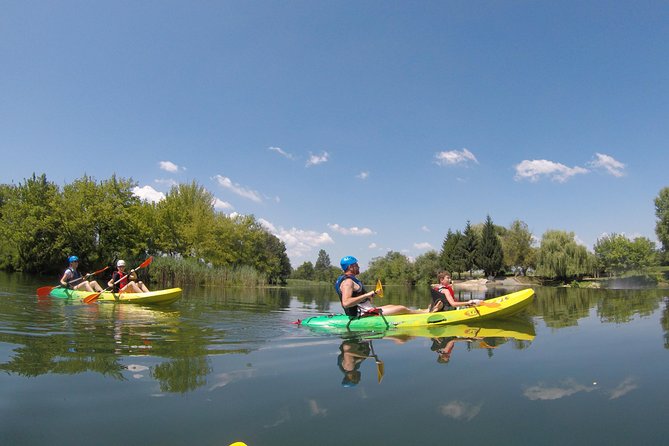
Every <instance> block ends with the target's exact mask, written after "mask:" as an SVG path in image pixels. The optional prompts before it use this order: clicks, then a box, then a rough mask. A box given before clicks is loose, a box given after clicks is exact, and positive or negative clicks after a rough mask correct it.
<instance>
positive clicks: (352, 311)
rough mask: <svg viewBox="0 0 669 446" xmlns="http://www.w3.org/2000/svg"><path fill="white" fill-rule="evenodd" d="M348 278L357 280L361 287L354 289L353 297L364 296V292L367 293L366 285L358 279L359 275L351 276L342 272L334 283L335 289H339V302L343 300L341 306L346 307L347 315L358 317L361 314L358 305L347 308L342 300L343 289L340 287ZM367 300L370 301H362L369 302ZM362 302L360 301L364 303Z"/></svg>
mask: <svg viewBox="0 0 669 446" xmlns="http://www.w3.org/2000/svg"><path fill="white" fill-rule="evenodd" d="M346 279H351V280H352V281H353V282H355V283H356V284H357V285H358V286H359V287H360V289H359V290H357V291H355V290H354V291H353V297H358V296H362V295H363V294H365V293H366V291H365V286H364V285H363V284H362V282H360V280H358V278H357V277H355V276H349V275H346V274H342V275H341V276H339V277H337V281H336V282H335V284H334V287H335V291H337V294H338V295H339V302H341V306H342V308H344V313H345V314H346V315H347V316H352V317H358V316H359V315H360V313H359V311H358V306H357V305H353V306H352V307H348V308H346V307H344V302H343V301H342V295H341V289H340V288H341V284H342V282H343V281H344V280H346ZM367 301H369V299H365V300H363V301H362V302H367ZM362 302H360V303H362Z"/></svg>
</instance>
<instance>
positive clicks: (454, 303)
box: [441, 288, 478, 307]
mask: <svg viewBox="0 0 669 446" xmlns="http://www.w3.org/2000/svg"><path fill="white" fill-rule="evenodd" d="M441 293H442V294H444V295H445V296H446V300H448V303H449V304H451V306H452V307H468V306H471V305H477V303H478V301H477V300H468V301H466V302H458V301H457V300H455V296H453V295H452V294H451V293H450V291H449V290H448V288H442V289H441Z"/></svg>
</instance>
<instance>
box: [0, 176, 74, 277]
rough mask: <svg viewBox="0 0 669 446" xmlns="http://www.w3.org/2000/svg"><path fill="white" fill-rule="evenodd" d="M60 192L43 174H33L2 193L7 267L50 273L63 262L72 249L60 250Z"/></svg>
mask: <svg viewBox="0 0 669 446" xmlns="http://www.w3.org/2000/svg"><path fill="white" fill-rule="evenodd" d="M59 193H60V191H59V189H58V187H57V186H56V185H55V184H54V183H52V182H50V181H48V180H47V178H46V175H44V174H42V175H40V176H36V175H35V174H33V176H32V177H31V178H28V179H26V180H24V181H23V182H22V183H19V185H18V186H17V187H16V189H14V190H13V191H12V193H8V194H6V195H5V197H4V199H5V200H6V202H5V203H4V204H3V212H2V226H3V235H4V237H6V239H5V240H6V243H7V244H8V245H9V246H8V247H7V248H6V252H7V254H8V255H9V258H5V263H8V267H9V268H10V269H14V270H23V271H26V272H39V273H47V272H48V273H53V272H55V271H57V270H58V269H60V267H61V266H62V265H63V264H65V263H66V262H65V259H66V256H67V255H69V254H71V252H63V250H62V247H61V244H62V237H61V233H62V231H61V228H60V227H59V222H58V221H57V219H56V218H55V215H56V211H57V210H58V208H59V206H60V202H59ZM12 254H14V256H12Z"/></svg>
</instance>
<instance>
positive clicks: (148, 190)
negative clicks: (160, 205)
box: [132, 186, 165, 203]
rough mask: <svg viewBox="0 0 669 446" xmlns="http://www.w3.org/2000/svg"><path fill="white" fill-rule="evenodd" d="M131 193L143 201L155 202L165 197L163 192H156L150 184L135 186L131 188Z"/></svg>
mask: <svg viewBox="0 0 669 446" xmlns="http://www.w3.org/2000/svg"><path fill="white" fill-rule="evenodd" d="M132 193H133V194H135V195H137V196H138V197H139V198H141V199H142V200H144V201H150V202H151V203H157V202H159V201H161V200H164V199H165V194H164V193H162V192H158V191H157V190H155V189H154V188H152V187H151V186H142V187H139V186H135V187H133V188H132Z"/></svg>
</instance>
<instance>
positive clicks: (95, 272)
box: [91, 266, 109, 276]
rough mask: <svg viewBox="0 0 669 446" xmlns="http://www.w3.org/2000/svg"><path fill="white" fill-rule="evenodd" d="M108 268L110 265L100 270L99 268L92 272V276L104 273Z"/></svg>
mask: <svg viewBox="0 0 669 446" xmlns="http://www.w3.org/2000/svg"><path fill="white" fill-rule="evenodd" d="M108 269H109V267H108V266H105V267H104V268H102V269H99V270H97V271H94V272H92V273H91V276H97V275H98V274H100V273H104V272H105V271H107V270H108Z"/></svg>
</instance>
